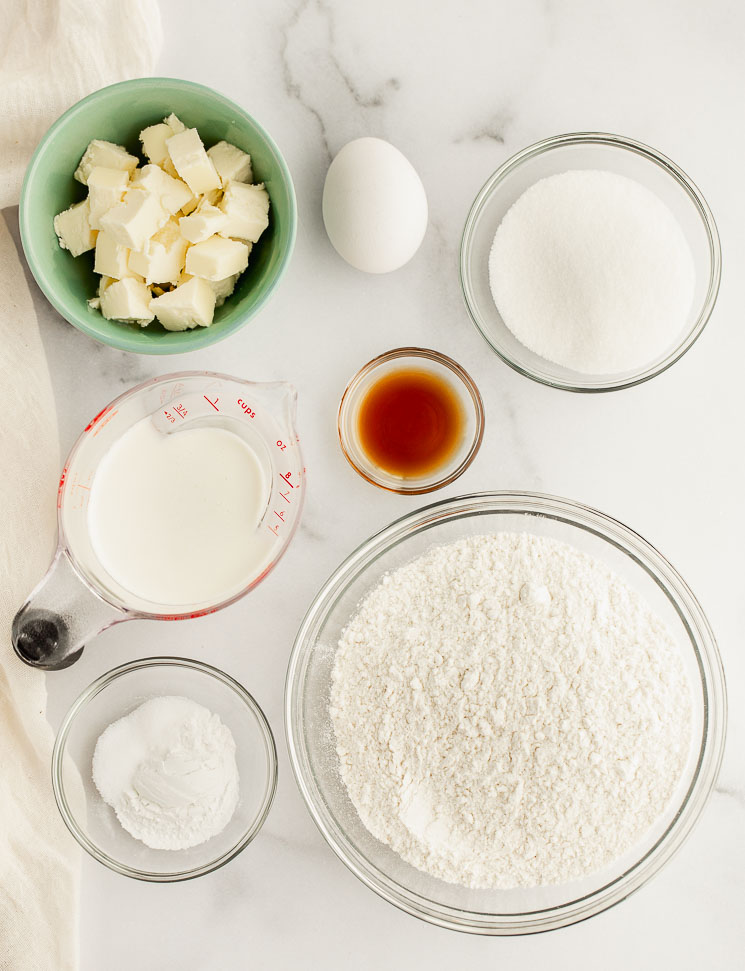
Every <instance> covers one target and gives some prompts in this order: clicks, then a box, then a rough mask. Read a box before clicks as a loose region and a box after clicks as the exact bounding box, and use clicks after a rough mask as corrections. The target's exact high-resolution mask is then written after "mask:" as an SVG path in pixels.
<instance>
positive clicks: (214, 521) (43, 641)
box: [13, 372, 304, 669]
mask: <svg viewBox="0 0 745 971" xmlns="http://www.w3.org/2000/svg"><path fill="white" fill-rule="evenodd" d="M294 409H295V392H294V390H293V389H292V388H291V387H290V386H289V385H285V384H268V385H266V384H264V385H262V384H256V383H252V382H247V381H241V380H240V379H238V378H230V377H227V376H225V375H217V374H209V373H205V372H189V373H184V374H178V375H167V376H165V377H163V378H158V379H155V380H154V381H150V382H147V383H146V384H144V385H141V386H140V387H138V388H135V389H133V390H132V391H130V392H128V393H127V394H125V395H123V396H122V397H121V398H118V399H117V400H116V401H114V402H112V403H111V404H110V405H109V406H108V407H107V408H105V409H104V410H103V411H102V412H101V413H100V414H99V415H98V416H97V417H96V418H95V419H94V420H93V421H92V422H91V423H90V425H88V427H87V428H86V429H85V431H84V433H83V434H82V435H81V437H80V439H79V440H78V442H77V443H76V445H75V446H74V448H73V450H72V452H71V453H70V456H69V458H68V461H67V463H66V466H65V469H64V471H63V473H62V478H61V481H60V488H59V499H58V507H59V533H60V538H59V549H58V551H57V555H56V557H55V560H54V562H53V563H52V566H51V567H50V569H49V571H48V573H47V575H46V577H45V578H44V579H43V580H42V582H41V583H40V584H39V586H38V587H37V588H36V590H35V591H34V592H33V593H32V594H31V596H30V597H29V599H28V601H27V602H26V603H25V604H24V606H23V607H22V608H21V610H20V611H19V612H18V614H17V615H16V618H15V620H14V623H13V644H14V647H15V649H16V652H17V653H18V654H19V656H20V657H21V658H22V659H23V660H24V661H26V662H27V663H29V664H33V665H35V666H37V667H43V668H46V669H53V668H58V667H64V666H66V665H68V664H70V663H72V661H74V660H75V659H76V658H77V657H78V656H79V654H80V652H81V650H82V647H83V645H84V643H85V642H86V640H87V639H89V638H90V636H92V635H94V634H96V633H98V632H99V631H101V630H103V629H105V628H106V627H109V626H111V625H112V624H115V623H119V622H121V621H123V620H127V619H130V618H133V617H150V618H153V619H161V620H172V619H179V618H185V617H195V616H199V615H201V614H205V613H210V612H211V611H213V610H217V609H219V608H220V607H223V606H226V605H227V604H228V603H230V602H232V601H233V600H235V599H237V598H238V597H240V596H242V595H243V594H245V593H247V592H248V591H249V590H250V589H252V588H253V587H254V586H255V585H256V584H257V583H258V582H259V581H260V580H261V579H263V577H265V576H266V575H267V573H268V572H269V571H270V570H271V569H272V567H273V566H274V565H275V563H276V562H277V560H278V559H279V557H280V556H281V554H282V552H283V551H284V549H285V548H286V546H287V544H288V542H289V540H290V538H291V537H292V534H293V532H294V528H295V526H296V525H297V522H298V518H299V515H300V510H301V507H302V497H303V492H304V488H303V486H304V482H303V473H304V469H303V465H302V459H301V457H300V450H299V447H298V444H297V435H296V434H295V431H294V426H293V421H294Z"/></svg>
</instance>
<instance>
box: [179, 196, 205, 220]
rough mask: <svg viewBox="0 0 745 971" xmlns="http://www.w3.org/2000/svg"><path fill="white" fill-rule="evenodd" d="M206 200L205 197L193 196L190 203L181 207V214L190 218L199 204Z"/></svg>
mask: <svg viewBox="0 0 745 971" xmlns="http://www.w3.org/2000/svg"><path fill="white" fill-rule="evenodd" d="M202 199H204V196H192V197H191V199H189V201H188V202H185V203H184V204H183V206H182V207H181V212H182V213H183V215H184V216H190V215H191V214H192V213H193V212H194V210H195V209H196V208H197V206H198V205H199V203H200V202H201V201H202Z"/></svg>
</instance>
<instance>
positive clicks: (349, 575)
mask: <svg viewBox="0 0 745 971" xmlns="http://www.w3.org/2000/svg"><path fill="white" fill-rule="evenodd" d="M490 512H508V513H509V512H511V513H522V514H526V513H527V514H529V515H533V516H538V517H540V518H544V519H545V518H550V519H555V520H558V521H559V522H563V523H565V524H568V525H571V526H574V527H577V528H580V529H584V530H585V531H586V532H589V533H591V534H593V535H595V536H597V537H598V538H600V539H603V540H605V541H607V542H608V543H610V544H611V545H612V546H614V547H615V548H616V549H617V550H619V551H621V552H623V553H625V554H626V555H628V556H629V557H630V558H631V559H632V560H633V561H634V562H635V563H636V564H637V565H638V566H639V567H640V568H641V569H643V570H645V572H646V573H647V574H648V575H649V576H650V577H651V578H652V579H653V580H654V581H655V582H656V583H657V585H658V586H659V587H660V588H661V589H662V591H663V593H665V595H666V596H667V597H668V600H669V601H670V603H671V605H672V606H673V607H674V609H675V611H676V613H677V614H678V617H679V619H680V621H681V623H682V625H683V627H684V628H685V630H686V632H687V634H688V637H689V638H690V643H691V648H692V650H693V651H694V654H695V655H696V660H697V662H698V670H699V675H700V678H701V687H702V690H703V695H704V701H703V710H704V717H703V728H702V737H701V747H700V751H699V756H698V761H697V765H696V768H695V771H694V773H693V776H692V779H691V782H690V785H689V787H688V789H687V792H686V793H685V795H684V797H683V801H682V804H681V806H680V807H679V809H678V810H677V811H676V812H675V814H674V816H673V818H672V820H671V822H670V823H669V825H668V827H667V829H666V830H665V832H664V833H663V834H662V835H661V836H660V837H659V838H658V839H657V841H656V842H655V844H654V845H653V846H652V847H650V848H649V849H648V850H647V851H646V852H645V854H644V855H643V856H642V857H641V858H640V859H639V860H638V861H637V862H636V863H635V864H634V865H633V866H631V867H629V868H628V869H626V870H625V871H624V872H623V873H621V874H619V875H618V876H616V877H615V878H614V879H613V880H611V881H610V882H608V883H606V884H605V885H604V886H601V887H599V888H597V889H596V890H594V891H592V892H590V893H588V894H585V895H584V896H582V897H580V898H578V899H577V900H573V901H569V902H567V903H562V904H560V905H557V906H553V907H547V908H544V909H542V910H537V911H532V912H528V913H524V914H515V913H510V914H493V913H479V912H475V911H467V910H464V909H462V908H458V907H455V906H451V905H446V904H435V903H433V902H432V901H430V900H429V899H428V898H426V897H424V896H423V895H420V894H417V893H414V892H412V891H410V890H408V889H407V888H406V887H404V886H403V885H402V884H400V883H398V882H397V881H395V880H393V879H390V878H389V877H388V876H387V875H386V874H384V873H383V872H382V871H380V870H378V868H377V867H376V866H375V865H374V864H371V863H369V862H368V861H367V859H366V858H365V856H364V855H363V854H362V853H360V852H359V851H358V850H357V848H356V847H355V846H354V845H353V844H352V843H351V841H350V840H349V839H348V838H347V836H346V833H345V832H344V830H343V828H342V827H341V826H340V825H339V824H337V822H336V819H335V817H334V816H333V815H332V814H331V813H330V812H329V811H327V810H326V807H325V801H324V800H323V798H322V797H321V798H317V795H316V789H318V792H319V793H320V787H318V785H317V783H316V780H315V778H314V775H313V772H312V770H311V768H310V763H309V760H308V758H307V751H306V748H305V742H304V737H303V732H302V727H303V724H302V722H303V715H302V701H303V691H302V686H303V682H302V681H301V679H302V678H303V677H304V674H305V670H306V667H307V664H308V662H309V660H310V657H311V655H312V652H313V650H314V649H315V644H316V636H317V634H318V630H319V628H320V627H321V625H322V623H323V622H324V621H325V619H326V617H327V616H328V614H329V613H330V611H331V610H332V609H333V608H334V606H335V605H336V603H337V601H338V599H339V597H340V596H341V595H342V593H343V592H344V590H345V589H346V587H347V586H348V585H349V583H351V582H352V581H354V580H356V579H357V578H359V576H360V575H361V574H362V573H363V572H364V571H365V570H366V569H367V568H368V567H369V566H370V565H372V564H373V563H374V562H375V561H377V559H378V558H379V557H380V556H382V555H383V554H385V553H386V552H388V551H389V550H390V549H392V548H394V547H395V546H397V545H399V543H401V542H402V541H403V540H405V539H406V538H408V537H409V536H411V535H416V534H417V533H419V532H423V531H425V530H427V529H430V528H431V527H433V526H436V525H438V524H439V523H442V522H447V521H449V520H457V519H463V518H469V517H471V516H478V515H484V514H488V513H490ZM696 684H698V682H696ZM726 727H727V693H726V684H725V677H724V669H723V666H722V661H721V657H720V655H719V650H718V647H717V644H716V639H715V637H714V633H713V631H712V629H711V626H710V625H709V622H708V620H707V618H706V616H705V614H704V612H703V609H702V608H701V606H700V604H699V602H698V600H697V599H696V597H695V596H694V594H693V592H692V591H691V589H690V588H689V587H688V585H687V583H686V582H685V580H684V579H683V578H682V577H681V575H680V574H679V573H678V572H677V570H676V569H675V568H674V567H673V566H672V564H671V563H670V562H669V561H668V560H667V559H666V558H665V557H664V556H663V555H662V554H661V553H660V552H659V551H658V550H657V549H656V548H655V547H654V546H652V544H651V543H649V542H648V541H647V540H645V539H644V538H643V537H642V536H640V535H639V534H638V533H636V532H634V530H632V529H630V528H629V527H628V526H626V525H624V524H623V523H621V522H620V521H619V520H616V519H613V518H612V517H611V516H608V515H607V514H605V513H602V512H600V511H599V510H596V509H594V508H592V507H591V506H587V505H584V504H582V503H579V502H576V501H574V500H570V499H563V498H560V497H557V496H551V495H547V494H545V493H538V492H515V491H509V490H506V491H498V492H497V491H495V492H480V493H471V494H468V495H463V496H455V497H453V498H451V499H443V500H440V501H439V502H435V503H432V504H430V505H427V506H422V507H420V508H419V509H416V510H414V511H412V512H410V513H407V514H406V515H404V516H402V517H400V518H398V519H396V520H394V521H393V522H392V523H390V524H388V525H387V526H385V527H383V528H382V529H381V530H379V531H378V532H376V533H374V534H373V535H372V536H371V537H370V538H369V539H367V540H365V542H363V543H362V544H361V545H360V546H358V547H357V549H356V550H354V551H353V552H352V553H350V554H349V556H347V557H346V558H345V559H344V560H343V561H342V563H341V564H340V565H339V566H338V567H337V568H336V570H334V572H333V573H332V574H331V575H330V576H329V578H328V579H327V580H326V581H325V583H324V584H323V585H322V587H321V588H320V590H319V591H318V592H317V594H316V596H315V597H314V599H313V601H312V603H311V605H310V607H309V609H308V611H307V613H306V615H305V617H304V618H303V621H302V623H301V625H300V628H299V630H298V633H297V635H296V638H295V643H294V644H293V648H292V652H291V654H290V661H289V665H288V670H287V678H286V682H285V735H286V739H287V748H288V752H289V756H290V764H291V766H292V772H293V775H294V777H295V781H296V783H297V786H298V789H299V790H300V793H301V795H302V798H303V801H304V802H305V804H306V807H307V808H308V811H309V813H310V815H311V818H312V819H313V821H314V823H315V824H316V826H317V828H318V829H319V831H320V832H321V835H322V836H323V838H324V839H325V840H326V842H327V843H328V844H329V846H330V847H331V849H332V850H333V851H334V853H335V854H336V856H338V857H339V859H340V860H341V861H342V863H344V865H345V866H346V867H347V868H348V869H349V870H351V871H352V873H354V875H355V876H356V877H357V878H358V879H359V880H360V881H361V882H362V883H363V884H365V886H367V887H369V888H370V889H371V890H373V891H374V892H375V893H377V894H378V895H379V896H380V897H382V898H383V899H384V900H387V901H388V902H389V903H392V904H393V905H394V906H396V907H398V908H399V909H400V910H403V911H404V912H405V913H408V914H410V915H411V916H413V917H418V918H420V919H422V920H425V921H427V922H429V923H432V924H435V925H437V926H440V927H444V928H447V929H450V930H458V931H463V932H466V933H471V934H483V935H490V936H513V935H523V934H535V933H540V932H545V931H549V930H555V929H558V928H561V927H565V926H569V925H571V924H575V923H577V922H579V921H582V920H585V919H587V918H589V917H592V916H594V915H595V914H598V913H601V912H602V911H604V910H607V909H608V908H610V907H612V906H615V905H616V904H618V903H620V902H621V901H622V900H625V899H626V898H627V897H628V896H630V895H631V894H632V893H634V892H635V891H637V890H638V889H640V888H641V887H642V886H644V885H645V884H646V883H647V882H648V881H649V880H650V879H651V878H652V877H653V876H654V875H655V874H656V873H658V872H659V870H661V869H662V868H663V866H665V864H666V863H667V862H668V861H669V860H670V859H671V858H672V857H673V856H674V855H675V853H676V852H677V851H678V850H679V849H680V848H681V846H682V845H683V844H684V842H685V841H686V839H687V838H688V836H689V835H690V832H691V830H692V829H693V827H694V825H695V823H696V822H697V821H698V819H699V818H700V815H701V813H702V811H703V809H704V807H705V805H706V803H707V801H708V799H709V796H710V795H711V792H712V790H713V788H714V784H715V783H716V779H717V775H718V772H719V768H720V766H721V762H722V757H723V754H724V744H725V737H726Z"/></svg>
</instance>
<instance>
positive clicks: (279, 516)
mask: <svg viewBox="0 0 745 971" xmlns="http://www.w3.org/2000/svg"><path fill="white" fill-rule="evenodd" d="M274 515H275V516H276V517H277V519H281V520H282V522H284V521H285V513H284V510H282V512H277V510H276V509H275V510H274Z"/></svg>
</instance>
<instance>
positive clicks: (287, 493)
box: [280, 492, 292, 505]
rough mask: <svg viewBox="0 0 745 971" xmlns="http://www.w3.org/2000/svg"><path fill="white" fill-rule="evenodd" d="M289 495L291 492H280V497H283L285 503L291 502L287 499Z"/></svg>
mask: <svg viewBox="0 0 745 971" xmlns="http://www.w3.org/2000/svg"><path fill="white" fill-rule="evenodd" d="M289 494H290V493H289V492H280V495H281V496H282V498H283V499H284V501H285V502H290V500H289V499H288V498H287V497H288V496H289ZM290 505H292V503H290Z"/></svg>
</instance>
